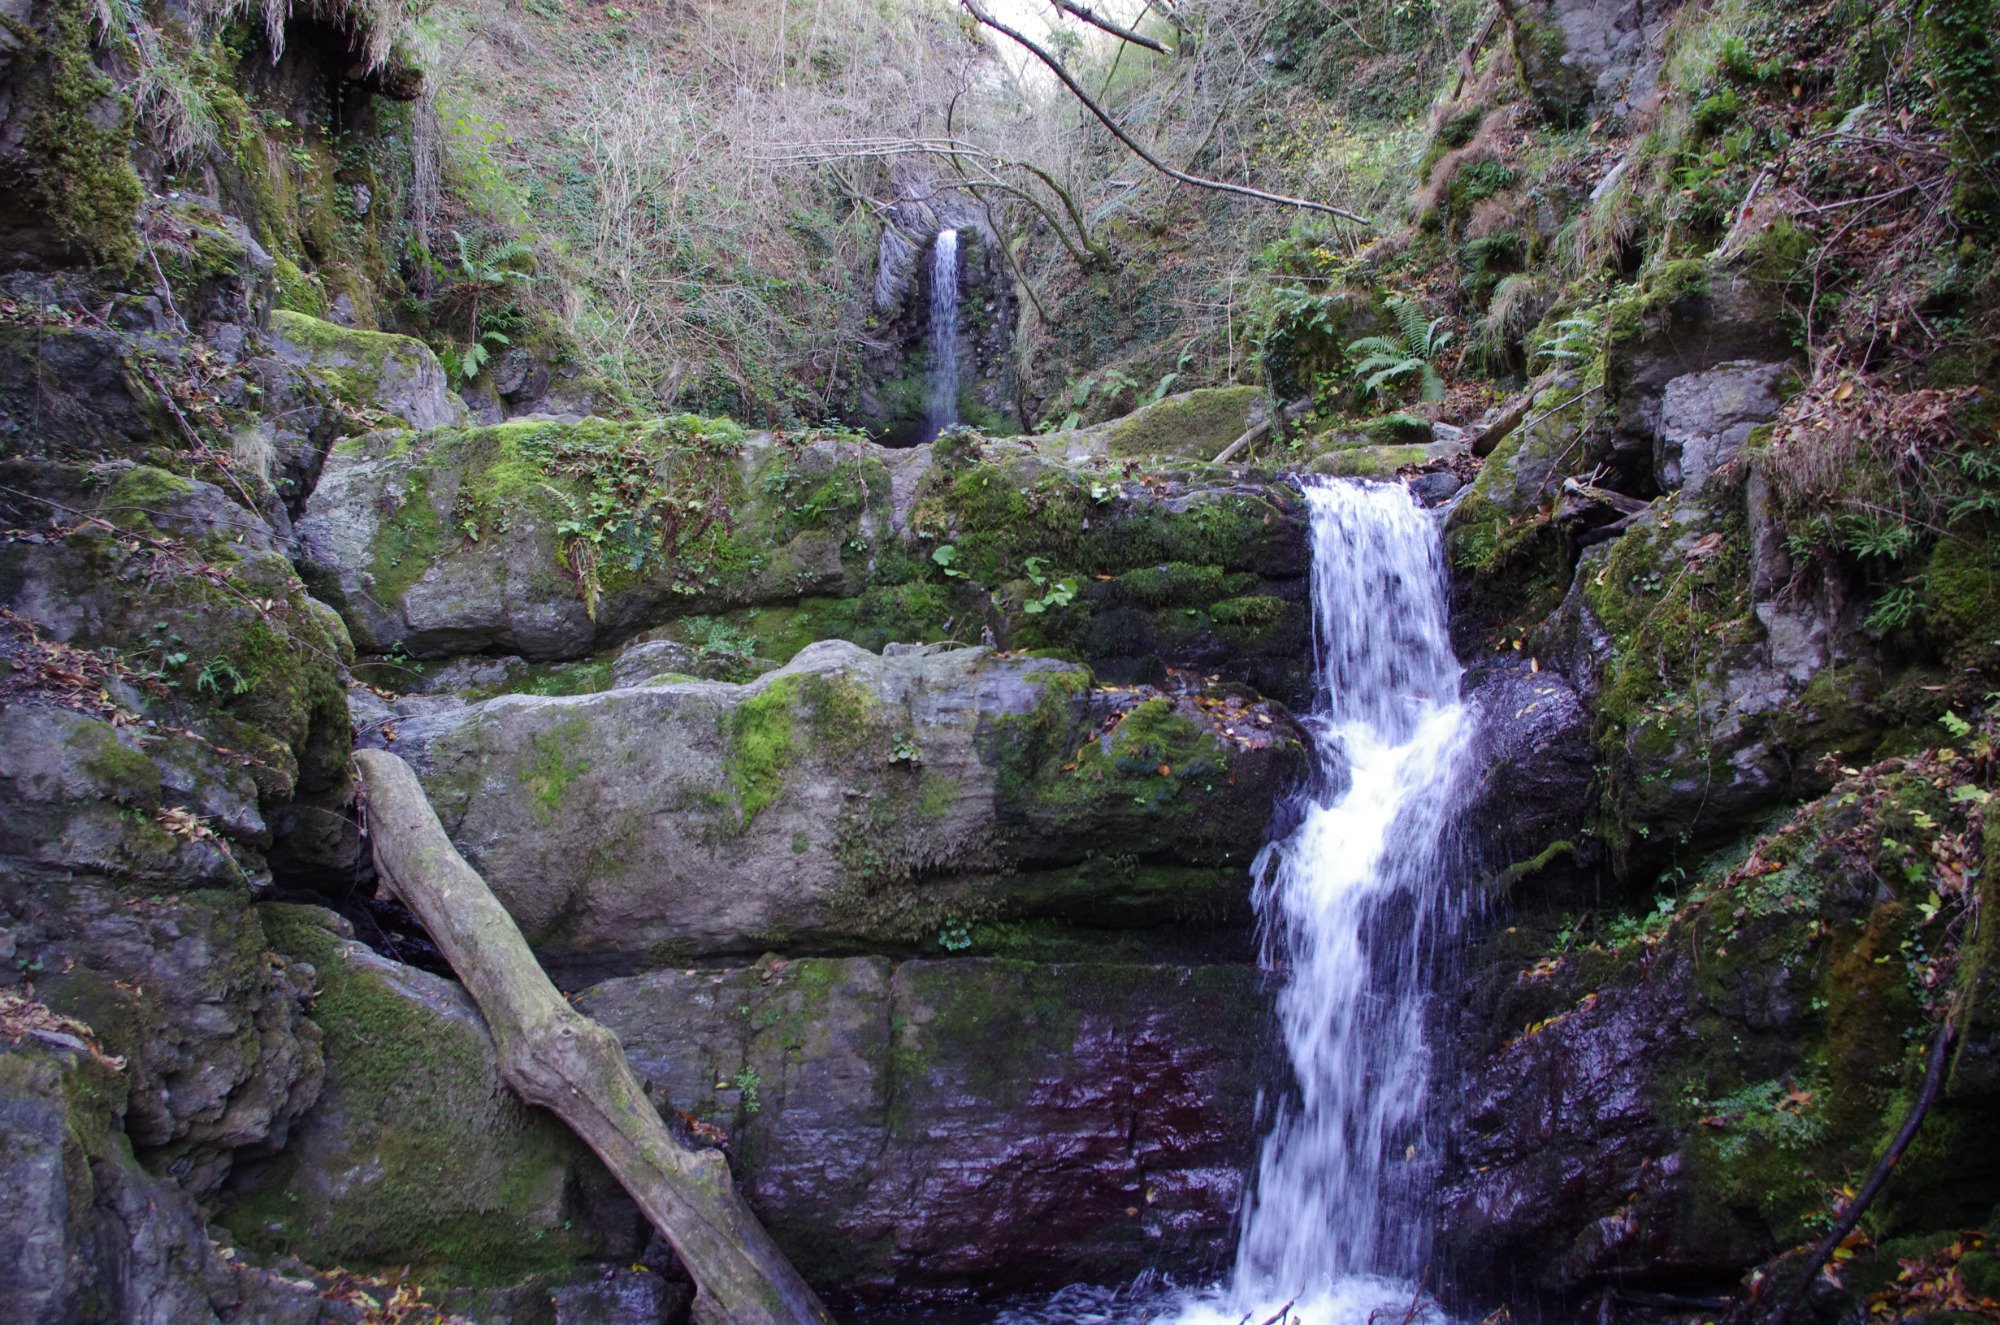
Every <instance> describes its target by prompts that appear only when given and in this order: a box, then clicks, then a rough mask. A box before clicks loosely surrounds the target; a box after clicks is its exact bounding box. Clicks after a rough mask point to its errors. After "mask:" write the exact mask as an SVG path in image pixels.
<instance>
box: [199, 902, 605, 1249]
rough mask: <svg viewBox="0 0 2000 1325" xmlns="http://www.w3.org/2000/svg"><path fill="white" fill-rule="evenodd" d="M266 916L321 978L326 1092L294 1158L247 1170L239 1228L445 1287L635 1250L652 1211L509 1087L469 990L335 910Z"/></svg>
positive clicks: (239, 1184)
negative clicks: (418, 1267) (427, 1272)
mask: <svg viewBox="0 0 2000 1325" xmlns="http://www.w3.org/2000/svg"><path fill="white" fill-rule="evenodd" d="M261 913H262V915H263V917H264V921H265V925H266V928H267V930H268V932H269V935H270V941H271V946H272V947H273V948H274V949H275V950H276V951H278V952H280V953H283V954H285V956H286V957H287V959H289V960H290V961H291V962H293V963H294V964H295V965H302V966H304V967H305V968H306V969H308V970H309V971H311V972H312V973H313V976H314V979H315V992H316V999H317V1001H316V1004H315V1007H314V1016H315V1018H316V1019H317V1020H318V1021H319V1023H320V1025H321V1026H322V1028H323V1029H324V1034H325V1039H324V1045H325V1059H326V1084H325V1088H324V1090H323V1091H322V1092H321V1093H320V1096H319V1099H318V1102H317V1103H316V1104H315V1105H314V1106H313V1108H312V1109H311V1110H310V1111H309V1112H308V1113H306V1114H305V1115H304V1116H303V1117H302V1118H300V1119H299V1121H298V1122H297V1123H296V1124H295V1125H294V1127H293V1131H292V1135H291V1138H290V1140H289V1142H288V1143H287V1144H286V1146H285V1147H284V1149H283V1150H282V1151H280V1152H278V1153H277V1154H276V1155H274V1156H272V1157H271V1158H269V1159H266V1160H264V1161H262V1162H259V1163H254V1164H244V1165H240V1166H239V1167H238V1169H237V1170H236V1172H234V1173H233V1174H232V1175H231V1178H230V1182H229V1184H228V1187H227V1188H226V1190H225V1192H224V1194H223V1196H222V1198H221V1200H220V1203H219V1204H220V1208H219V1210H218V1213H217V1220H218V1222H219V1223H220V1224H221V1225H222V1226H223V1227H225V1228H227V1229H228V1230H230V1232H231V1233H232V1234H233V1235H234V1236H235V1237H236V1238H238V1239H239V1240H240V1241H241V1242H242V1243H243V1244H244V1245H245V1246H247V1247H249V1248H250V1249H251V1250H253V1251H256V1252H260V1253H264V1254H269V1255H281V1254H289V1255H296V1256H298V1257H300V1258H301V1259H303V1260H305V1261H306V1262H308V1263H310V1264H315V1265H321V1266H330V1265H343V1264H344V1265H348V1266H355V1267H359V1266H395V1265H403V1264H410V1263H413V1262H414V1263H418V1264H424V1265H430V1266H434V1267H437V1268H438V1270H439V1272H440V1277H442V1278H443V1279H445V1280H446V1281H447V1282H450V1281H452V1280H454V1279H457V1280H460V1281H464V1280H466V1279H468V1278H469V1279H470V1280H471V1281H472V1282H495V1281H503V1282H504V1281H508V1280H511V1279H514V1278H518V1277H519V1276H520V1275H522V1274H523V1273H527V1272H530V1271H535V1270H546V1269H554V1268H557V1267H562V1266H568V1265H570V1264H572V1263H574V1262H575V1261H577V1260H579V1259H597V1258H605V1259H610V1260H614V1261H629V1260H630V1259H631V1258H632V1257H634V1256H636V1255H637V1253H638V1251H639V1250H640V1248H641V1247H642V1246H643V1244H644V1220H643V1218H642V1217H641V1216H640V1214H639V1212H638V1208H637V1207H636V1206H634V1205H633V1204H632V1203H631V1201H630V1199H629V1198H627V1197H626V1196H625V1194H624V1192H623V1191H622V1189H620V1188H619V1186H618V1184H617V1183H616V1181H615V1180H614V1179H613V1178H612V1177H611V1176H610V1174H609V1173H607V1172H606V1171H605V1170H604V1168H603V1166H602V1165H601V1164H599V1163H598V1161H597V1159H596V1157H595V1156H593V1155H592V1154H591V1153H590V1152H589V1151H588V1150H587V1149H586V1148H585V1147H584V1145H583V1143H582V1142H580V1141H578V1140H577V1139H576V1137H575V1136H574V1135H572V1134H571V1133H570V1132H569V1131H568V1129H567V1128H565V1127H564V1126H563V1124H562V1123H561V1122H560V1121H558V1120H557V1119H556V1118H555V1117H554V1116H552V1115H550V1114H547V1113H545V1112H543V1111H541V1110H539V1109H532V1108H530V1107H529V1106H527V1105H526V1104H524V1103H522V1101H521V1100H520V1098H519V1097H518V1096H516V1095H515V1094H514V1093H513V1091H512V1090H511V1089H510V1088H508V1087H507V1085H506V1084H505V1083H504V1082H503V1081H502V1080H501V1078H500V1071H499V1060H498V1057H497V1054H496V1051H495V1049H494V1047H493V1040H492V1036H491V1034H490V1033H489V1031H488V1030H487V1028H486V1023H485V1020H484V1019H483V1018H482V1017H481V1016H480V1014H479V1010H478V1008H477V1007H475V1006H474V1005H473V1003H472V1000H471V999H470V998H469V997H468V996H467V995H466V993H465V991H464V990H463V989H462V988H461V987H460V986H459V985H457V984H455V983H453V982H452V981H449V980H444V979H441V978H439V977H438V976H434V975H430V974H427V973H425V972H423V971H418V970H415V969H413V968H411V967H408V966H403V965H401V964H400V963H397V962H392V961H389V960H388V959H386V958H383V957H380V956H378V955H376V954H375V953H374V952H372V951H370V950H369V949H367V948H365V947H363V946H362V945H360V944H358V943H355V942H353V941H352V940H351V939H349V938H346V937H344V936H343V933H342V931H343V930H344V929H345V925H344V924H343V923H342V922H340V921H339V920H338V918H337V917H334V916H332V915H331V914H329V913H327V912H324V911H319V910H317V909H316V908H310V907H300V906H278V905H273V906H267V907H264V908H262V909H261Z"/></svg>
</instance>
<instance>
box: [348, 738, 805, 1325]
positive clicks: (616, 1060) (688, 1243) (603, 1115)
mask: <svg viewBox="0 0 2000 1325" xmlns="http://www.w3.org/2000/svg"><path fill="white" fill-rule="evenodd" d="M354 762H355V764H356V766H357V767H358V768H359V769H360V771H361V781H362V786H363V788H364V790H365V792H366V798H367V799H366V804H367V811H368V835H369V840H370V842H371V844H372V846H373V849H374V853H375V868H376V870H377V872H378V873H379V874H380V875H381V878H382V884H383V887H384V888H385V889H386V890H387V891H389V892H390V893H392V894H393V895H394V896H395V897H396V899H397V900H398V901H400V902H402V903H403V905H405V906H407V907H409V908H410V910H412V911H414V912H416V914H417V917H418V918H419V919H421V920H422V921H423V922H424V928H425V929H426V930H428V931H429V932H430V936H431V938H432V939H433V940H434V941H435V942H436V943H437V945H438V947H439V948H440V949H441V950H443V952H444V955H445V957H446V959H448V960H449V961H450V962H451V966H452V969H453V970H454V971H456V972H458V977H459V979H460V980H462V981H464V982H465V988H466V990H467V992H469V993H470V994H471V995H472V998H473V1001H474V1002H475V1003H477V1004H478V1005H479V1010H480V1012H481V1013H482V1014H483V1015H484V1016H485V1018H486V1024H487V1025H488V1026H489V1027H490V1028H491V1029H492V1032H493V1041H494V1044H495V1045H496V1046H497V1048H498V1049H499V1057H500V1073H501V1075H502V1076H503V1077H504V1078H505V1079H506V1081H507V1084H508V1085H509V1086H512V1087H513V1088H514V1090H515V1091H516V1092H517V1093H518V1094H519V1095H520V1096H521V1098H523V1099H525V1100H527V1101H528V1102H529V1103H530V1104H537V1105H540V1106H541V1107H543V1108H545V1109H548V1110H549V1111H550V1112H552V1113H554V1114H555V1115H556V1116H557V1117H559V1118H561V1119H562V1120H563V1121H564V1122H565V1123H567V1124H568V1125H569V1126H570V1128H571V1129H572V1130H573V1131H575V1132H576V1134H577V1135H578V1136H580V1137H582V1138H583V1140H584V1141H585V1142H586V1143H587V1144H588V1145H589V1146H590V1148H591V1149H592V1150H594V1151H596V1152H597V1156H598V1158H599V1159H601V1160H603V1161H604V1165H605V1167H606V1168H608V1169H610V1170H611V1172H612V1174H613V1176H615V1177H616V1178H617V1179H618V1181H619V1182H621V1183H623V1184H624V1186H625V1190H626V1191H628V1192H630V1193H631V1194H632V1199H633V1200H635V1201H637V1202H638V1203H639V1207H640V1209H642V1210H644V1211H645V1212H646V1216H647V1218H649V1219H651V1220H652V1221H653V1226H654V1227H655V1228H657V1229H659V1230H660V1234H661V1236H663V1237H664V1238H666V1240H667V1241H668V1242H669V1243H670V1244H672V1246H673V1249H674V1252H675V1254H677V1255H678V1256H679V1257H680V1259H681V1264H683V1265H684V1266H686V1267H687V1270H688V1273H689V1274H690V1275H692V1276H693V1277H694V1282H695V1302H694V1318H695V1320H696V1321H697V1322H698V1325H808V1323H810V1325H831V1322H832V1319H833V1318H832V1317H831V1316H830V1315H828V1314H827V1310H826V1308H825V1307H824V1306H822V1305H821V1304H820V1301H819V1299H818V1297H816V1296H815V1295H814V1293H813V1291H812V1289H810V1288H808V1287H807V1286H806V1283H805V1281H804V1280H803V1279H801V1278H800V1277H799V1274H798V1271H796V1270H794V1269H793V1268H792V1266H791V1264H790V1262H788V1261H787V1260H786V1259H785V1257H784V1255H783V1253H781V1252H780V1251H779V1250H778V1248H777V1246H776V1245H775V1244H773V1243H772V1241H771V1238H770V1235H769V1234H767V1233H765V1231H764V1229H763V1226H762V1225H760V1224H759V1223H758V1222H757V1217H756V1216H755V1215H753V1214H752V1213H751V1212H750V1207H749V1206H748V1205H747V1204H745V1202H744V1200H743V1196H742V1194H741V1193H740V1192H738V1191H737V1190H736V1187H735V1184H734V1183H732V1182H731V1181H730V1178H729V1165H728V1162H727V1161H726V1160H724V1158H723V1157H722V1154H721V1152H719V1151H715V1150H695V1149H691V1148H689V1147H687V1146H684V1145H682V1144H681V1143H680V1141H678V1140H677V1139H676V1138H675V1137H674V1135H673V1134H672V1133H671V1132H669V1131H668V1130H667V1128H666V1125H665V1124H664V1123H662V1122H661V1121H660V1115H659V1114H658V1113H657V1112H656V1111H655V1110H654V1108H653V1105H652V1103H651V1101H649V1100H648V1099H647V1098H646V1092H645V1089H644V1087H642V1086H641V1085H640V1084H639V1081H638V1078H636V1077H635V1076H633V1075H632V1068H631V1065H630V1064H629V1063H627V1062H626V1061H625V1050H624V1048H623V1046H621V1045H620V1044H619V1043H618V1037H617V1036H616V1035H614V1034H613V1033H612V1032H611V1031H610V1029H609V1028H607V1027H605V1026H601V1025H599V1024H598V1023H597V1022H594V1021H592V1020H591V1019H590V1018H588V1017H586V1016H584V1015H583V1014H582V1013H580V1012H578V1011H576V1009H574V1008H572V1007H571V1006H570V1005H569V1003H568V1002H567V1001H565V1000H564V998H563V996H562V995H561V994H560V993H558V992H557V991H556V987H555V986H554V985H553V984H550V983H549V978H548V976H547V975H546V974H545V973H544V972H543V970H542V967H541V963H540V962H538V961H536V960H535V954H534V953H533V952H532V951H530V950H529V948H528V943H527V940H525V939H523V938H522V937H521V930H520V928H519V926H517V925H516V924H515V923H514V918H513V917H512V916H510V915H508V914H507V910H506V908H505V907H503V906H501V905H500V902H499V900H498V899H497V898H495V897H494V896H493V892H492V890H491V889H490V888H488V887H487V886H486V881H485V880H484V879H482V878H480V877H479V874H478V872H477V871H475V870H474V869H473V868H472V867H471V866H470V865H468V864H466V862H465V859H464V857H462V856H460V855H459V854H458V851H457V849H456V848H454V847H453V846H452V844H451V839H449V838H448V837H446V836H445V832H444V828H443V827H442V826H441V825H440V824H439V823H438V819H437V815H436V813H434V812H433V811H432V809H431V804H430V801H429V799H428V798H427V797H426V796H425V795H424V789H423V787H422V785H420V784H419V783H418V781H417V777H416V774H415V773H413V772H411V771H410V766H409V765H408V764H406V763H404V762H403V761H402V760H401V759H399V758H397V757H396V756H395V755H393V754H390V753H389V752H388V751H386V750H359V751H356V752H355V756H354Z"/></svg>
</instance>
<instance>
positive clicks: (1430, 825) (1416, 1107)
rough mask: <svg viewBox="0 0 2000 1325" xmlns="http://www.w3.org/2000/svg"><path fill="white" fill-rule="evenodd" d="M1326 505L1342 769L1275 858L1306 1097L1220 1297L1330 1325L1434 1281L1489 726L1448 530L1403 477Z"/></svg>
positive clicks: (1322, 662) (1294, 1111) (1281, 1123)
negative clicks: (1435, 1098) (1483, 742)
mask: <svg viewBox="0 0 2000 1325" xmlns="http://www.w3.org/2000/svg"><path fill="white" fill-rule="evenodd" d="M1306 499H1307V501H1308V502H1309V503H1310V507H1311V512H1312V538H1313V549H1312V556H1313V562H1312V593H1313V615H1314V640H1315V647H1316V650H1317V662H1318V673H1319V685H1320V693H1319V696H1318V702H1317V704H1316V706H1315V709H1314V712H1313V714H1312V716H1311V719H1310V720H1309V723H1308V730H1309V731H1310V732H1311V733H1312V736H1313V740H1314V743H1315V745H1316V747H1317V749H1316V751H1315V753H1316V755H1317V756H1318V761H1317V762H1318V765H1319V767H1320V770H1321V771H1320V772H1319V774H1318V775H1317V776H1316V777H1315V778H1314V779H1313V781H1312V782H1310V783H1308V785H1306V786H1304V787H1302V788H1301V789H1300V790H1299V792H1298V793H1297V798H1298V799H1297V801H1296V802H1295V804H1294V806H1293V810H1294V815H1295V817H1296V822H1297V827H1296V828H1294V829H1293V830H1292V832H1291V833H1290V834H1289V835H1288V836H1286V837H1285V838H1283V839H1282V840H1280V841H1276V842H1273V843H1272V844H1271V845H1269V846H1268V847H1266V848H1265V850H1264V852H1263V854H1262V856H1261V857H1260V858H1259V859H1258V861H1257V864H1256V867H1255V874H1256V877H1257V880H1258V885H1257V886H1258V895H1257V901H1258V909H1259V914H1260V917H1261V919H1262V923H1263V937H1264V958H1265V961H1266V963H1267V964H1269V965H1272V966H1276V967H1279V968H1281V969H1282V970H1283V971H1284V981H1285V983H1284V988H1283V991H1282V992H1281V993H1280V994H1279V996H1278V1019H1279V1024H1280V1027H1281V1029H1282V1031H1283V1035H1284V1042H1285V1047H1286V1051H1287V1053H1288V1054H1289V1056H1290V1059H1291V1064H1292V1072H1293V1076H1294V1079H1295V1083H1296V1091H1297V1093H1296V1095H1295V1096H1293V1097H1290V1098H1288V1099H1286V1101H1285V1102H1284V1103H1283V1104H1282V1105H1281V1106H1280V1107H1279V1110H1278V1114H1277V1119H1276V1121H1275V1123H1274V1124H1273V1126H1272V1128H1271V1131H1270V1133H1269V1134H1268V1135H1267V1136H1266V1138H1265V1140H1264V1146H1263V1152H1262V1154H1261V1155H1260V1157H1259V1159H1258V1166H1257V1176H1256V1182H1255V1186H1254V1188H1253V1191H1252V1196H1251V1199H1250V1204H1249V1207H1248V1209H1247V1210H1246V1212H1245V1215H1244V1220H1243V1229H1242V1235H1241V1239H1240V1241H1239V1243H1238V1247H1237V1255H1236V1266H1235V1271H1234V1274H1233V1276H1232V1278H1231V1281H1230V1283H1229V1285H1228V1288H1227V1290H1226V1292H1225V1293H1224V1294H1223V1298H1222V1301H1221V1302H1220V1303H1219V1305H1221V1306H1222V1307H1223V1308H1224V1310H1225V1312H1226V1313H1227V1314H1229V1315H1230V1317H1231V1319H1232V1320H1234V1319H1236V1318H1237V1317H1239V1316H1241V1315H1242V1314H1243V1313H1244V1312H1249V1313H1250V1314H1252V1315H1253V1316H1255V1317H1256V1319H1257V1320H1258V1321H1261V1320H1262V1319H1263V1316H1264V1315H1269V1314H1272V1313H1274V1312H1277V1311H1278V1310H1279V1309H1280V1308H1281V1307H1282V1306H1283V1305H1284V1304H1285V1303H1287V1302H1290V1301H1295V1302H1296V1303H1297V1306H1296V1308H1295V1314H1297V1315H1298V1316H1300V1317H1303V1318H1304V1319H1305V1320H1307V1321H1309V1322H1314V1325H1318V1323H1319V1322H1329V1321H1339V1320H1345V1319H1355V1320H1365V1319H1366V1316H1367V1314H1368V1312H1369V1311H1370V1310H1371V1309H1373V1308H1376V1307H1380V1306H1384V1305H1389V1304H1394V1305H1397V1306H1402V1305H1403V1304H1405V1303H1408V1302H1409V1301H1410V1300H1411V1299H1412V1297H1413V1295H1414V1294H1415V1292H1416V1285H1417V1282H1418V1279H1419V1276H1420V1275H1421V1274H1422V1272H1423V1269H1424V1257H1425V1253H1426V1250H1427V1247H1426V1231H1427V1227H1428V1219H1427V1217H1426V1214H1425V1211H1424V1210H1423V1209H1422V1208H1421V1204H1420V1202H1421V1200H1422V1197H1423V1195H1424V1193H1425V1191H1426V1189H1427V1187H1428V1178H1429V1175H1430V1173H1431V1171H1432V1169H1433V1168H1434V1157H1433V1154H1432V1151H1431V1147H1430V1146H1429V1144H1428V1140H1427V1138H1426V1137H1425V1136H1424V1133H1423V1125H1424V1111H1425V1107H1426V1102H1427V1096H1428V1093H1429V1092H1428V1085H1429V1076H1430V1057H1429V1050H1428V1046H1427V1044H1426V1041H1425V1035H1424V1000H1425V994H1426V984H1427V981H1426V979H1425V972H1426V968H1427V966H1428V957H1429V947H1430V943H1431V941H1432V939H1433V938H1434V937H1435V936H1436V935H1437V934H1438V933H1439V932H1440V930H1441V929H1444V928H1448V927H1449V924H1448V922H1449V921H1450V919H1451V914H1452V909H1453V905H1454V903H1453V892H1452V889H1451V884H1452V874H1453V870H1452V868H1451V866H1452V859H1451V835H1452V821H1453V810H1454V809H1455V807H1456V802H1457V799H1458V795H1457V793H1458V789H1459V785H1460V781H1461V779H1460V772H1461V769H1462V766H1463V763H1464V754H1465V750H1466V745H1467V735H1468V732H1469V730H1470V722H1469V721H1468V719H1467V715H1466V710H1465V706H1464V705H1463V704H1462V703H1461V702H1460V700H1459V665H1458V660H1457V658H1456V656H1455V655H1454V654H1453V652H1452V648H1451V638H1450V634H1449V632H1448V630H1447V628H1446V610H1445V603H1446V584H1445V574H1444V549H1443V545H1442V540H1441V538H1440V535H1439V531H1438V526H1437V522H1436V521H1435V520H1434V519H1433V518H1432V517H1431V516H1429V515H1428V514H1426V513H1425V512H1424V511H1423V510H1422V509H1420V508H1419V507H1418V506H1417V504H1416V502H1415V501H1414V500H1413V499H1412V498H1411V496H1410V494H1409V490H1408V489H1407V488H1405V487H1404V486H1403V485H1401V484H1399V483H1390V484H1376V483H1353V482H1339V481H1332V482H1322V483H1319V484H1317V485H1315V486H1312V487H1309V488H1307V489H1306ZM1260 1311H1262V1313H1263V1314H1261V1315H1260V1314H1258V1313H1259V1312H1260Z"/></svg>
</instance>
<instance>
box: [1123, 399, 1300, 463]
mask: <svg viewBox="0 0 2000 1325" xmlns="http://www.w3.org/2000/svg"><path fill="white" fill-rule="evenodd" d="M1262 398H1263V390H1262V388H1260V387H1254V386H1225V387H1204V388H1202V389H1200V390H1197V391H1183V392H1181V393H1179V394H1178V395H1172V396H1168V397H1166V398H1165V399H1163V400H1158V401H1155V402H1154V403H1152V404H1150V405H1144V406H1141V407H1140V408H1139V409H1136V410H1134V411H1133V412H1132V413H1130V414H1128V415H1126V416H1125V417H1124V418H1122V419H1117V420H1115V421H1113V422H1112V423H1110V424H1108V425H1106V427H1105V446H1106V448H1107V449H1108V450H1109V452H1110V453H1111V454H1112V455H1117V456H1125V455H1177V456H1187V457H1189V458H1191V459H1195V460H1210V459H1213V458H1214V457H1215V454H1216V453H1217V452H1218V451H1220V450H1222V448H1223V447H1225V446H1227V445H1229V444H1230V443H1231V442H1233V441H1235V440H1236V439H1237V438H1238V437H1240V436H1242V435H1243V434H1244V433H1245V432H1246V431H1248V430H1249V427H1250V425H1251V423H1252V421H1253V419H1254V416H1255V414H1256V412H1257V407H1258V402H1259V401H1260V400H1261V399H1262Z"/></svg>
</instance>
